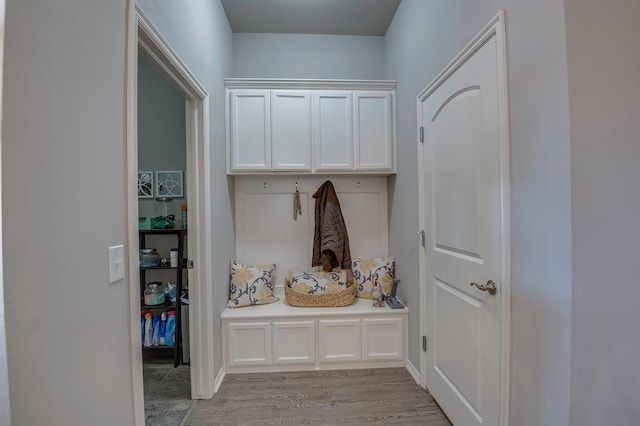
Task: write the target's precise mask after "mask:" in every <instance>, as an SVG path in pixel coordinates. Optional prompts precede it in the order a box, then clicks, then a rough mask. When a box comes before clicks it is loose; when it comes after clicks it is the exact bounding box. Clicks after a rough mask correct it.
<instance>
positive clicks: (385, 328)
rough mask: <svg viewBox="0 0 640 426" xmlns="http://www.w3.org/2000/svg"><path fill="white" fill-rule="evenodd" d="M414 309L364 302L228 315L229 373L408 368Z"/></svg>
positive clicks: (226, 361)
mask: <svg viewBox="0 0 640 426" xmlns="http://www.w3.org/2000/svg"><path fill="white" fill-rule="evenodd" d="M407 315H408V309H407V308H405V309H391V308H389V307H388V306H385V307H383V308H374V307H373V306H372V303H371V300H367V299H358V298H356V300H355V302H354V303H353V304H352V305H350V306H346V307H340V308H301V307H294V306H289V305H287V303H286V302H285V301H284V296H281V297H280V301H278V302H276V303H272V304H268V305H259V306H248V307H243V308H227V309H225V310H224V311H223V312H222V315H221V320H222V333H223V336H222V337H223V344H224V347H223V356H224V365H225V371H226V373H249V372H276V371H301V370H331V369H356V368H386V367H404V366H405V365H406V353H407Z"/></svg>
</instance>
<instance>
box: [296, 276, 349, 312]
mask: <svg viewBox="0 0 640 426" xmlns="http://www.w3.org/2000/svg"><path fill="white" fill-rule="evenodd" d="M284 295H285V298H286V299H287V303H288V304H289V305H291V306H302V307H338V306H349V305H350V304H352V303H353V301H354V300H355V298H356V284H355V282H354V281H353V280H349V282H348V283H347V289H346V290H342V291H340V292H338V293H331V294H318V295H316V294H303V293H298V292H296V291H293V290H292V289H291V283H290V282H289V280H288V279H285V282H284Z"/></svg>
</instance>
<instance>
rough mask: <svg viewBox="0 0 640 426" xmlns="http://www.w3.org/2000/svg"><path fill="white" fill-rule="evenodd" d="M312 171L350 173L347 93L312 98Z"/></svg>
mask: <svg viewBox="0 0 640 426" xmlns="http://www.w3.org/2000/svg"><path fill="white" fill-rule="evenodd" d="M313 103H314V111H313V117H314V129H315V138H314V139H315V140H314V143H315V159H314V165H315V169H316V170H327V171H330V170H353V105H352V95H351V92H340V91H318V92H315V93H314V95H313Z"/></svg>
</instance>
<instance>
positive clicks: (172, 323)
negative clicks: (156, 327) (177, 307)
mask: <svg viewBox="0 0 640 426" xmlns="http://www.w3.org/2000/svg"><path fill="white" fill-rule="evenodd" d="M164 341H165V343H166V344H167V346H175V345H176V311H169V317H168V318H167V327H166V328H165V330H164Z"/></svg>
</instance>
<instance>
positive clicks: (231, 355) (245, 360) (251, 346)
mask: <svg viewBox="0 0 640 426" xmlns="http://www.w3.org/2000/svg"><path fill="white" fill-rule="evenodd" d="M227 343H228V344H227V350H228V353H227V360H228V362H229V366H230V367H239V366H255V365H270V364H271V323H270V322H254V323H229V324H227Z"/></svg>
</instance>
